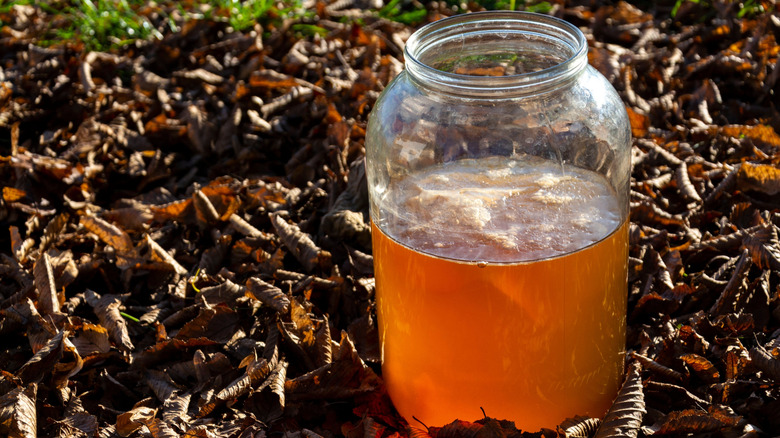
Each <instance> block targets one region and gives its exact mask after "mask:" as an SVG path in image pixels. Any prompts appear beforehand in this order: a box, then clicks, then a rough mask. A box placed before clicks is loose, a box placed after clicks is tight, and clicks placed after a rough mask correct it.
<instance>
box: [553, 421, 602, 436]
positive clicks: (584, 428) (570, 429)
mask: <svg viewBox="0 0 780 438" xmlns="http://www.w3.org/2000/svg"><path fill="white" fill-rule="evenodd" d="M599 425H601V419H599V418H591V417H584V416H576V417H574V418H567V419H566V420H564V422H563V423H561V424H560V425H559V426H558V431H559V432H558V433H559V434H560V435H563V438H589V437H591V436H593V435H594V434H595V433H596V431H597V430H598V428H599Z"/></svg>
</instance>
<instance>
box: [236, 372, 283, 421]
mask: <svg viewBox="0 0 780 438" xmlns="http://www.w3.org/2000/svg"><path fill="white" fill-rule="evenodd" d="M286 380H287V362H285V361H279V362H278V363H277V364H276V367H275V368H274V369H273V371H272V372H271V375H270V376H269V377H268V378H267V379H266V380H265V382H263V384H262V385H260V387H259V388H257V389H256V390H254V391H252V393H251V394H250V395H249V397H247V400H246V402H245V403H244V407H245V409H247V410H248V411H249V412H252V413H253V414H254V415H255V416H256V417H258V418H259V419H261V420H262V421H264V422H266V423H267V422H271V421H274V420H276V419H278V418H280V417H281V416H282V414H283V413H284V408H285V392H284V391H285V381H286Z"/></svg>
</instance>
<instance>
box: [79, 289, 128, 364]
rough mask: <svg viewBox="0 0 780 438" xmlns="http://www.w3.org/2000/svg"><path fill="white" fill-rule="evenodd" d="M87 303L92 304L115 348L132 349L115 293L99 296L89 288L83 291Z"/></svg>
mask: <svg viewBox="0 0 780 438" xmlns="http://www.w3.org/2000/svg"><path fill="white" fill-rule="evenodd" d="M85 295H86V299H87V303H89V305H90V306H92V309H93V311H94V312H95V315H97V317H98V319H99V320H100V324H101V325H102V326H103V327H105V328H106V329H107V330H108V333H109V335H110V337H111V339H112V340H113V341H114V343H115V344H116V345H117V348H119V349H120V350H123V351H132V350H133V349H134V348H135V347H134V346H133V342H132V341H131V340H130V333H129V332H128V330H127V322H125V319H124V318H122V315H121V313H120V312H119V307H120V306H121V303H120V301H119V298H118V297H117V296H116V295H105V296H103V297H101V296H100V295H98V294H97V293H96V292H94V291H93V290H91V289H87V290H86V292H85Z"/></svg>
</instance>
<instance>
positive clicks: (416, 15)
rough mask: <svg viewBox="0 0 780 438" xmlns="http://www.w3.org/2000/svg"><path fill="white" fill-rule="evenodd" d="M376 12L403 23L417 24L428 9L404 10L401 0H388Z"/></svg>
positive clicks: (426, 14)
mask: <svg viewBox="0 0 780 438" xmlns="http://www.w3.org/2000/svg"><path fill="white" fill-rule="evenodd" d="M377 14H378V15H379V16H380V17H382V18H386V19H388V20H392V21H397V22H399V23H404V24H409V25H412V24H417V23H420V22H422V21H423V20H425V17H427V16H428V11H427V10H426V9H425V8H419V9H412V10H408V11H407V10H404V5H403V4H402V3H401V0H390V2H389V3H387V4H386V5H385V6H384V7H383V8H382V9H380V10H379V11H378V12H377Z"/></svg>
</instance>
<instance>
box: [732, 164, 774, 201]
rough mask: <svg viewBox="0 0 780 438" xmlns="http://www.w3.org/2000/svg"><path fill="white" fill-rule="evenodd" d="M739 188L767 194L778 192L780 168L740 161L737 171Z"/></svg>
mask: <svg viewBox="0 0 780 438" xmlns="http://www.w3.org/2000/svg"><path fill="white" fill-rule="evenodd" d="M737 187H738V188H739V189H740V190H755V191H758V192H761V193H765V194H767V195H770V196H772V195H777V194H778V193H780V168H778V167H777V166H770V165H767V164H752V163H748V162H745V163H742V166H740V168H739V171H738V172H737Z"/></svg>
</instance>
